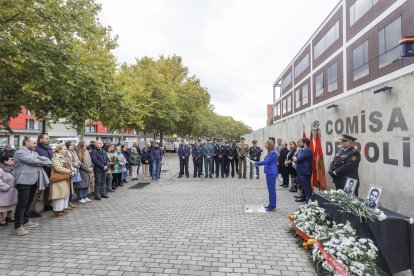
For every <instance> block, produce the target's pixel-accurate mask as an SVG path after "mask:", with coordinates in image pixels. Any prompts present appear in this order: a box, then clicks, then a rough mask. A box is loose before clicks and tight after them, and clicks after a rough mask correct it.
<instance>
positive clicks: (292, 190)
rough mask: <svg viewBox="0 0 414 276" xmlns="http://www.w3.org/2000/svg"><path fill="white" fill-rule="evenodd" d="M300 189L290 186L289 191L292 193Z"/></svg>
mask: <svg viewBox="0 0 414 276" xmlns="http://www.w3.org/2000/svg"><path fill="white" fill-rule="evenodd" d="M297 191H298V190H296V189H292V188H290V189H289V192H291V193H296V192H297Z"/></svg>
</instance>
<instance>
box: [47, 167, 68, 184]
mask: <svg viewBox="0 0 414 276" xmlns="http://www.w3.org/2000/svg"><path fill="white" fill-rule="evenodd" d="M69 178H70V173H60V172H57V171H56V170H55V168H53V167H52V171H51V174H50V181H51V182H52V183H57V182H60V181H64V180H69Z"/></svg>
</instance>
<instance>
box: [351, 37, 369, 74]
mask: <svg viewBox="0 0 414 276" xmlns="http://www.w3.org/2000/svg"><path fill="white" fill-rule="evenodd" d="M352 64H353V66H352V69H353V73H354V74H353V75H354V76H353V80H354V81H355V80H358V79H360V78H362V77H365V76H366V75H368V74H369V62H368V40H366V41H365V42H364V43H362V44H361V45H359V46H358V47H356V48H355V49H354V50H353V52H352Z"/></svg>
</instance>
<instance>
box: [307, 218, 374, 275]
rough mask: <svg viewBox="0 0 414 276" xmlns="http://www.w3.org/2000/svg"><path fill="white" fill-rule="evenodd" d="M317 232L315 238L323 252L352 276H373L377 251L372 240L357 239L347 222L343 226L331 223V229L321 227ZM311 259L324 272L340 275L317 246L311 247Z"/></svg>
mask: <svg viewBox="0 0 414 276" xmlns="http://www.w3.org/2000/svg"><path fill="white" fill-rule="evenodd" d="M318 231H319V232H317V233H316V238H317V239H318V241H319V242H320V243H321V244H322V245H323V247H324V250H325V251H326V252H328V253H329V254H330V255H331V256H332V257H334V258H335V259H336V261H337V262H338V263H339V264H341V265H342V266H343V267H344V268H345V269H346V270H348V271H349V272H350V273H351V274H352V275H374V274H375V271H376V264H375V260H376V258H377V255H378V249H377V247H376V246H375V245H374V243H373V241H372V240H370V239H366V238H359V237H357V236H356V232H355V229H353V228H352V226H351V225H350V223H349V222H347V223H346V224H345V225H344V224H336V223H333V224H332V227H322V228H319V229H318ZM312 259H313V262H314V263H315V264H316V265H320V266H321V267H322V268H323V269H324V270H326V271H329V272H331V273H332V274H333V275H340V274H338V273H337V272H336V271H335V270H334V268H333V267H332V266H331V265H330V264H329V262H328V261H326V260H325V258H324V257H323V256H322V253H321V252H320V250H319V248H318V247H317V246H314V247H313V250H312Z"/></svg>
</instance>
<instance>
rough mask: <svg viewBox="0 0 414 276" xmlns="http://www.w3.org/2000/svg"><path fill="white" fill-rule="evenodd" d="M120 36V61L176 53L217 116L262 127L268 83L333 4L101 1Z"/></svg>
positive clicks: (330, 0) (300, 0)
mask: <svg viewBox="0 0 414 276" xmlns="http://www.w3.org/2000/svg"><path fill="white" fill-rule="evenodd" d="M98 2H99V3H101V4H102V12H101V15H100V18H101V21H102V23H103V24H104V25H110V26H111V27H112V28H113V32H114V34H116V35H118V36H119V40H118V44H119V47H118V49H116V50H115V52H114V54H115V55H116V56H117V57H118V60H119V61H120V62H128V63H132V62H134V60H135V58H141V57H143V56H150V57H154V58H157V57H158V56H160V55H161V54H163V55H165V56H170V55H173V54H176V55H179V56H181V57H182V58H183V62H184V65H186V66H187V67H188V68H189V69H190V75H196V76H197V77H198V78H199V79H200V80H201V83H202V85H203V86H204V87H206V88H207V89H208V91H209V93H210V95H211V98H212V103H213V105H214V106H215V110H216V112H217V113H219V114H221V115H230V116H233V117H234V118H235V119H236V120H241V121H243V122H244V123H246V124H247V125H249V126H251V127H252V128H253V129H254V130H256V129H259V128H262V127H265V125H266V105H267V104H271V103H272V99H273V92H272V84H273V82H274V81H275V80H276V78H277V77H278V76H279V75H280V73H281V72H282V71H283V70H284V68H285V67H286V66H287V65H288V64H289V62H290V61H291V60H292V59H293V57H294V56H295V55H296V54H297V53H298V51H299V50H300V49H301V48H302V46H303V45H304V44H305V43H306V42H307V41H308V40H309V38H310V36H311V35H312V34H313V33H314V32H315V30H316V29H317V28H318V26H319V25H320V24H321V23H322V21H323V20H324V19H325V18H326V17H327V16H328V15H329V13H330V12H331V11H332V9H333V8H334V7H335V6H336V4H337V3H338V1H337V0H311V1H310V0H289V1H285V0H255V1H254V0H118V1H114V0H98Z"/></svg>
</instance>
